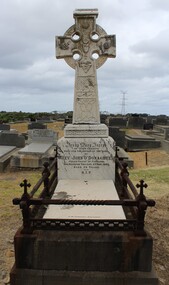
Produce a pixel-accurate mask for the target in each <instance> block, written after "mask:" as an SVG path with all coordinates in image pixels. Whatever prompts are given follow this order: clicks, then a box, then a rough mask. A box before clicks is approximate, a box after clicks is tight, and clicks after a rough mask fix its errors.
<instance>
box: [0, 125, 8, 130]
mask: <svg viewBox="0 0 169 285" xmlns="http://www.w3.org/2000/svg"><path fill="white" fill-rule="evenodd" d="M9 130H10V125H8V124H0V131H9Z"/></svg>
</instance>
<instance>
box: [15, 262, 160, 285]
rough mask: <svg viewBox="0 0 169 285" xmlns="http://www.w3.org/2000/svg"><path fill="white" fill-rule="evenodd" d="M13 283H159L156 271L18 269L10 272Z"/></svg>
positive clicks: (156, 284) (61, 284)
mask: <svg viewBox="0 0 169 285" xmlns="http://www.w3.org/2000/svg"><path fill="white" fill-rule="evenodd" d="M10 277H11V278H10V279H11V280H10V284H11V285H57V284H58V285H103V284H104V285H158V284H159V282H158V278H157V276H156V274H155V272H154V271H153V270H152V271H151V272H139V271H137V272H123V273H121V272H96V271H92V272H84V271H79V272H74V271H56V270H48V271H47V270H31V269H16V267H15V266H14V267H13V269H12V271H11V274H10Z"/></svg>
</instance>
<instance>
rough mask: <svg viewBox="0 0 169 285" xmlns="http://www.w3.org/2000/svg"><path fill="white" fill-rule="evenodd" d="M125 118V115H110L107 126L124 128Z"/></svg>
mask: <svg viewBox="0 0 169 285" xmlns="http://www.w3.org/2000/svg"><path fill="white" fill-rule="evenodd" d="M126 125H127V118H125V117H110V118H109V127H119V128H126Z"/></svg>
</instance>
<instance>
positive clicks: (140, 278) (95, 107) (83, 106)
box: [10, 9, 158, 285]
mask: <svg viewBox="0 0 169 285" xmlns="http://www.w3.org/2000/svg"><path fill="white" fill-rule="evenodd" d="M73 16H74V18H75V24H74V25H73V26H71V27H70V28H69V29H68V30H67V31H66V32H65V34H64V36H60V37H56V56H57V58H64V59H65V61H66V62H67V63H68V65H69V66H71V67H72V68H74V69H75V93H74V110H73V123H72V124H68V125H67V126H66V127H65V129H64V137H63V138H61V139H60V140H58V143H57V157H56V158H55V159H54V161H53V163H52V164H51V165H50V167H48V164H45V165H44V167H45V169H44V170H43V173H42V178H41V179H40V180H39V182H38V183H37V184H36V185H35V186H34V187H33V189H32V190H31V191H30V192H28V188H29V187H30V183H29V182H28V181H27V180H26V179H25V180H24V181H23V183H21V187H23V188H24V191H23V192H24V193H23V195H22V197H21V198H15V199H14V200H13V203H14V204H15V205H20V207H21V209H22V215H23V226H22V228H21V229H20V230H18V231H17V233H16V235H15V264H14V267H13V268H12V270H11V280H10V283H11V285H16V284H20V285H22V284H24V285H30V284H31V285H32V284H36V285H54V284H64V285H70V284H74V285H94V284H106V285H111V284H114V285H119V284H126V285H145V284H149V285H157V284H158V278H157V276H156V274H155V272H154V270H153V266H152V249H153V239H152V237H151V236H150V234H149V233H148V232H147V231H146V229H145V227H144V219H145V214H146V210H147V208H148V207H153V206H154V205H155V201H154V200H151V199H147V198H146V197H145V195H144V188H147V184H146V183H145V182H144V181H143V180H141V181H140V182H139V183H138V184H137V188H138V189H139V191H137V189H136V188H135V187H134V185H133V184H132V182H131V180H130V179H129V173H128V170H127V165H126V163H124V164H123V162H122V161H120V160H119V157H118V151H117V150H116V145H115V141H114V139H113V138H112V137H110V136H109V135H108V127H107V126H106V125H104V124H100V115H99V104H98V86H97V79H96V69H97V68H99V67H101V65H102V64H103V63H104V62H105V61H106V59H107V58H110V57H112V58H114V57H115V55H116V49H115V46H116V45H115V36H114V35H107V34H106V32H105V31H104V30H103V29H102V27H100V26H99V25H97V24H96V18H97V16H98V10H97V9H78V10H75V12H74V15H73ZM95 53H97V55H98V58H97V59H95V57H94V56H93V55H94V54H95ZM74 55H76V57H74ZM43 182H44V189H43V191H42V193H41V195H40V196H39V198H36V196H34V195H35V193H36V191H37V190H38V187H39V186H40V185H41V184H42V183H43Z"/></svg>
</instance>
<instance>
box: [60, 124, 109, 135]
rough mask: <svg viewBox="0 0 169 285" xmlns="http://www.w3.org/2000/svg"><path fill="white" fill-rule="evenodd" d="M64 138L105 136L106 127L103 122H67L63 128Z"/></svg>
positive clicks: (106, 132)
mask: <svg viewBox="0 0 169 285" xmlns="http://www.w3.org/2000/svg"><path fill="white" fill-rule="evenodd" d="M64 137H65V138H91V137H92V138H106V137H108V127H107V126H106V125H105V124H93V125H91V124H90V125H89V124H88V125H87V124H80V125H79V124H69V125H67V126H66V127H65V129H64Z"/></svg>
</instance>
